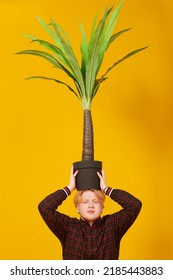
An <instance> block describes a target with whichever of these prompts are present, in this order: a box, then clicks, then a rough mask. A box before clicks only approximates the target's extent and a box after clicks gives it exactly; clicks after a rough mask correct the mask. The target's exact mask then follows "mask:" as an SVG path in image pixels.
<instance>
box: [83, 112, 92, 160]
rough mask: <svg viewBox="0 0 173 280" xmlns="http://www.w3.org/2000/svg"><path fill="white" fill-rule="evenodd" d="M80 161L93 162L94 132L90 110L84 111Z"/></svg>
mask: <svg viewBox="0 0 173 280" xmlns="http://www.w3.org/2000/svg"><path fill="white" fill-rule="evenodd" d="M82 160H94V132H93V123H92V116H91V110H88V109H85V110H84V122H83V150H82Z"/></svg>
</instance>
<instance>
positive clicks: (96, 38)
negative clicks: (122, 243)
mask: <svg viewBox="0 0 173 280" xmlns="http://www.w3.org/2000/svg"><path fill="white" fill-rule="evenodd" d="M122 2H123V1H121V2H120V3H119V5H118V6H117V7H116V8H115V9H113V7H111V8H110V9H109V8H106V10H105V12H104V14H103V17H102V18H101V19H100V21H99V22H98V23H97V16H96V17H95V18H94V21H93V24H92V28H91V34H90V38H89V40H88V39H87V35H86V32H85V30H84V27H83V25H82V24H80V28H81V33H82V42H81V65H79V63H78V61H77V58H76V56H75V54H74V51H73V49H72V46H71V43H70V39H69V37H68V35H67V33H66V32H65V31H64V30H63V29H62V28H61V27H60V26H59V25H58V24H57V23H55V22H54V21H53V20H51V21H50V23H49V24H46V23H45V22H44V21H43V20H42V19H41V18H39V17H38V20H39V22H40V24H41V25H42V27H43V28H44V29H45V31H46V32H47V33H48V34H49V35H50V37H51V38H52V39H53V42H54V43H50V42H47V41H45V40H42V39H38V38H36V37H34V36H31V35H26V36H27V37H29V38H30V39H31V40H32V41H31V42H32V43H38V44H39V45H41V46H42V47H44V48H45V49H46V50H47V51H40V50H24V51H21V52H18V54H29V55H34V56H39V57H41V58H43V59H45V60H47V61H49V62H50V63H51V64H52V65H53V66H54V67H55V68H57V69H58V70H62V71H64V72H65V73H66V74H67V76H68V77H69V79H72V80H73V82H74V85H75V87H74V88H72V87H71V86H70V85H69V84H67V83H66V82H64V81H61V80H58V79H55V78H51V77H44V76H32V77H29V78H27V79H38V78H39V79H40V78H41V79H45V80H52V81H55V82H56V83H59V84H63V85H65V86H66V87H67V88H68V89H69V90H70V91H71V92H72V93H73V94H75V96H76V97H77V98H78V100H79V101H80V102H81V105H82V108H83V110H84V130H83V149H82V161H81V162H82V163H83V162H84V163H86V165H87V166H89V165H90V164H89V163H95V162H94V140H93V138H94V136H93V124H92V115H91V104H92V101H93V99H94V97H95V96H96V93H97V92H98V89H99V87H100V85H101V83H102V82H104V81H105V80H106V79H107V74H108V73H109V72H110V71H111V70H112V69H113V68H114V67H115V66H117V65H118V64H119V63H120V62H122V61H124V60H126V59H127V58H129V57H131V56H133V55H134V54H136V53H138V52H140V51H142V50H143V49H145V47H144V48H140V49H137V50H134V51H132V52H130V53H129V54H127V55H125V56H124V57H122V58H121V59H119V60H118V61H115V62H114V63H113V64H112V65H111V66H110V67H109V68H108V70H107V71H106V72H105V73H104V74H102V75H101V76H100V77H98V73H99V70H100V68H101V65H102V62H103V59H104V56H105V53H106V51H107V50H108V48H109V46H110V45H111V44H112V43H113V42H114V40H115V39H117V38H118V37H119V36H120V35H122V34H123V33H125V32H127V31H128V30H129V29H124V30H121V31H119V32H117V33H115V34H114V33H113V31H114V28H115V25H116V22H117V19H118V16H119V13H120V9H121V6H122ZM78 163H79V162H78ZM96 163H99V165H98V167H97V168H98V169H99V170H100V168H101V165H100V163H101V162H96ZM96 165H97V164H96ZM94 166H95V164H94ZM74 167H75V166H74ZM76 168H77V169H79V168H80V167H79V166H78V165H77V166H76ZM95 174H96V172H95ZM78 176H80V172H79V174H78ZM81 176H82V177H84V180H85V185H86V187H85V188H90V187H92V188H93V187H94V188H98V186H97V187H96V185H95V184H96V183H95V182H94V186H93V185H92V186H90V185H91V183H90V182H87V180H88V178H89V177H90V176H89V175H86V176H84V175H83V174H82V173H81ZM96 177H97V175H96ZM98 184H99V183H98ZM81 187H84V186H83V183H82V186H81Z"/></svg>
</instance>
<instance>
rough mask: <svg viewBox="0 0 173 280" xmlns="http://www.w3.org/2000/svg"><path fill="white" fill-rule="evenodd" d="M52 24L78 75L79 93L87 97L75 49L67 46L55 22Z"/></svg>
mask: <svg viewBox="0 0 173 280" xmlns="http://www.w3.org/2000/svg"><path fill="white" fill-rule="evenodd" d="M51 23H52V25H53V27H54V30H55V32H56V34H57V36H58V37H59V40H60V42H61V44H62V46H63V49H64V53H65V55H66V57H67V59H68V61H69V63H70V65H71V67H72V69H73V70H74V73H75V74H76V80H77V82H78V85H79V87H80V92H79V93H80V94H81V95H85V86H84V81H83V76H82V72H81V69H80V67H79V64H78V61H77V59H76V57H75V55H74V52H73V49H72V47H71V45H69V44H67V43H66V41H65V40H64V38H63V37H62V36H61V34H60V32H59V30H58V27H57V25H56V24H55V23H54V22H53V21H51ZM68 43H69V42H68Z"/></svg>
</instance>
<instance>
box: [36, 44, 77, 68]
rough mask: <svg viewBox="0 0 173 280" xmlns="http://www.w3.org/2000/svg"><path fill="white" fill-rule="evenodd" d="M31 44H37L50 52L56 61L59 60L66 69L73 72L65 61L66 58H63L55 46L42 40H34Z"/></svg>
mask: <svg viewBox="0 0 173 280" xmlns="http://www.w3.org/2000/svg"><path fill="white" fill-rule="evenodd" d="M32 42H37V43H39V44H40V45H41V46H43V47H45V48H46V49H48V50H50V51H52V52H53V53H54V54H55V56H56V57H57V58H58V60H60V61H61V62H62V63H64V64H65V65H66V66H67V67H68V68H70V70H73V69H72V68H71V65H70V63H69V61H68V60H67V58H66V56H64V54H63V52H62V50H61V49H60V48H58V47H57V46H55V45H53V44H51V43H49V42H47V41H44V40H39V39H36V40H33V41H32Z"/></svg>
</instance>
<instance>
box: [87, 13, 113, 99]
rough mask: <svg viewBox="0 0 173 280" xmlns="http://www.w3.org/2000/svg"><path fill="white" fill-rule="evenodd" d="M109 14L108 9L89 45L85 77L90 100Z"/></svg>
mask: <svg viewBox="0 0 173 280" xmlns="http://www.w3.org/2000/svg"><path fill="white" fill-rule="evenodd" d="M108 13H109V11H108V9H106V11H105V13H104V15H103V18H102V19H101V21H100V22H99V24H98V26H97V28H96V31H95V33H94V36H93V38H92V41H90V45H89V55H88V61H87V64H86V76H85V84H86V92H87V96H88V98H89V99H90V98H91V96H92V92H93V88H94V84H95V79H96V75H97V71H98V54H99V50H100V47H101V46H100V44H101V40H102V34H103V33H102V31H103V28H104V24H105V21H106V18H107V16H108Z"/></svg>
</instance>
